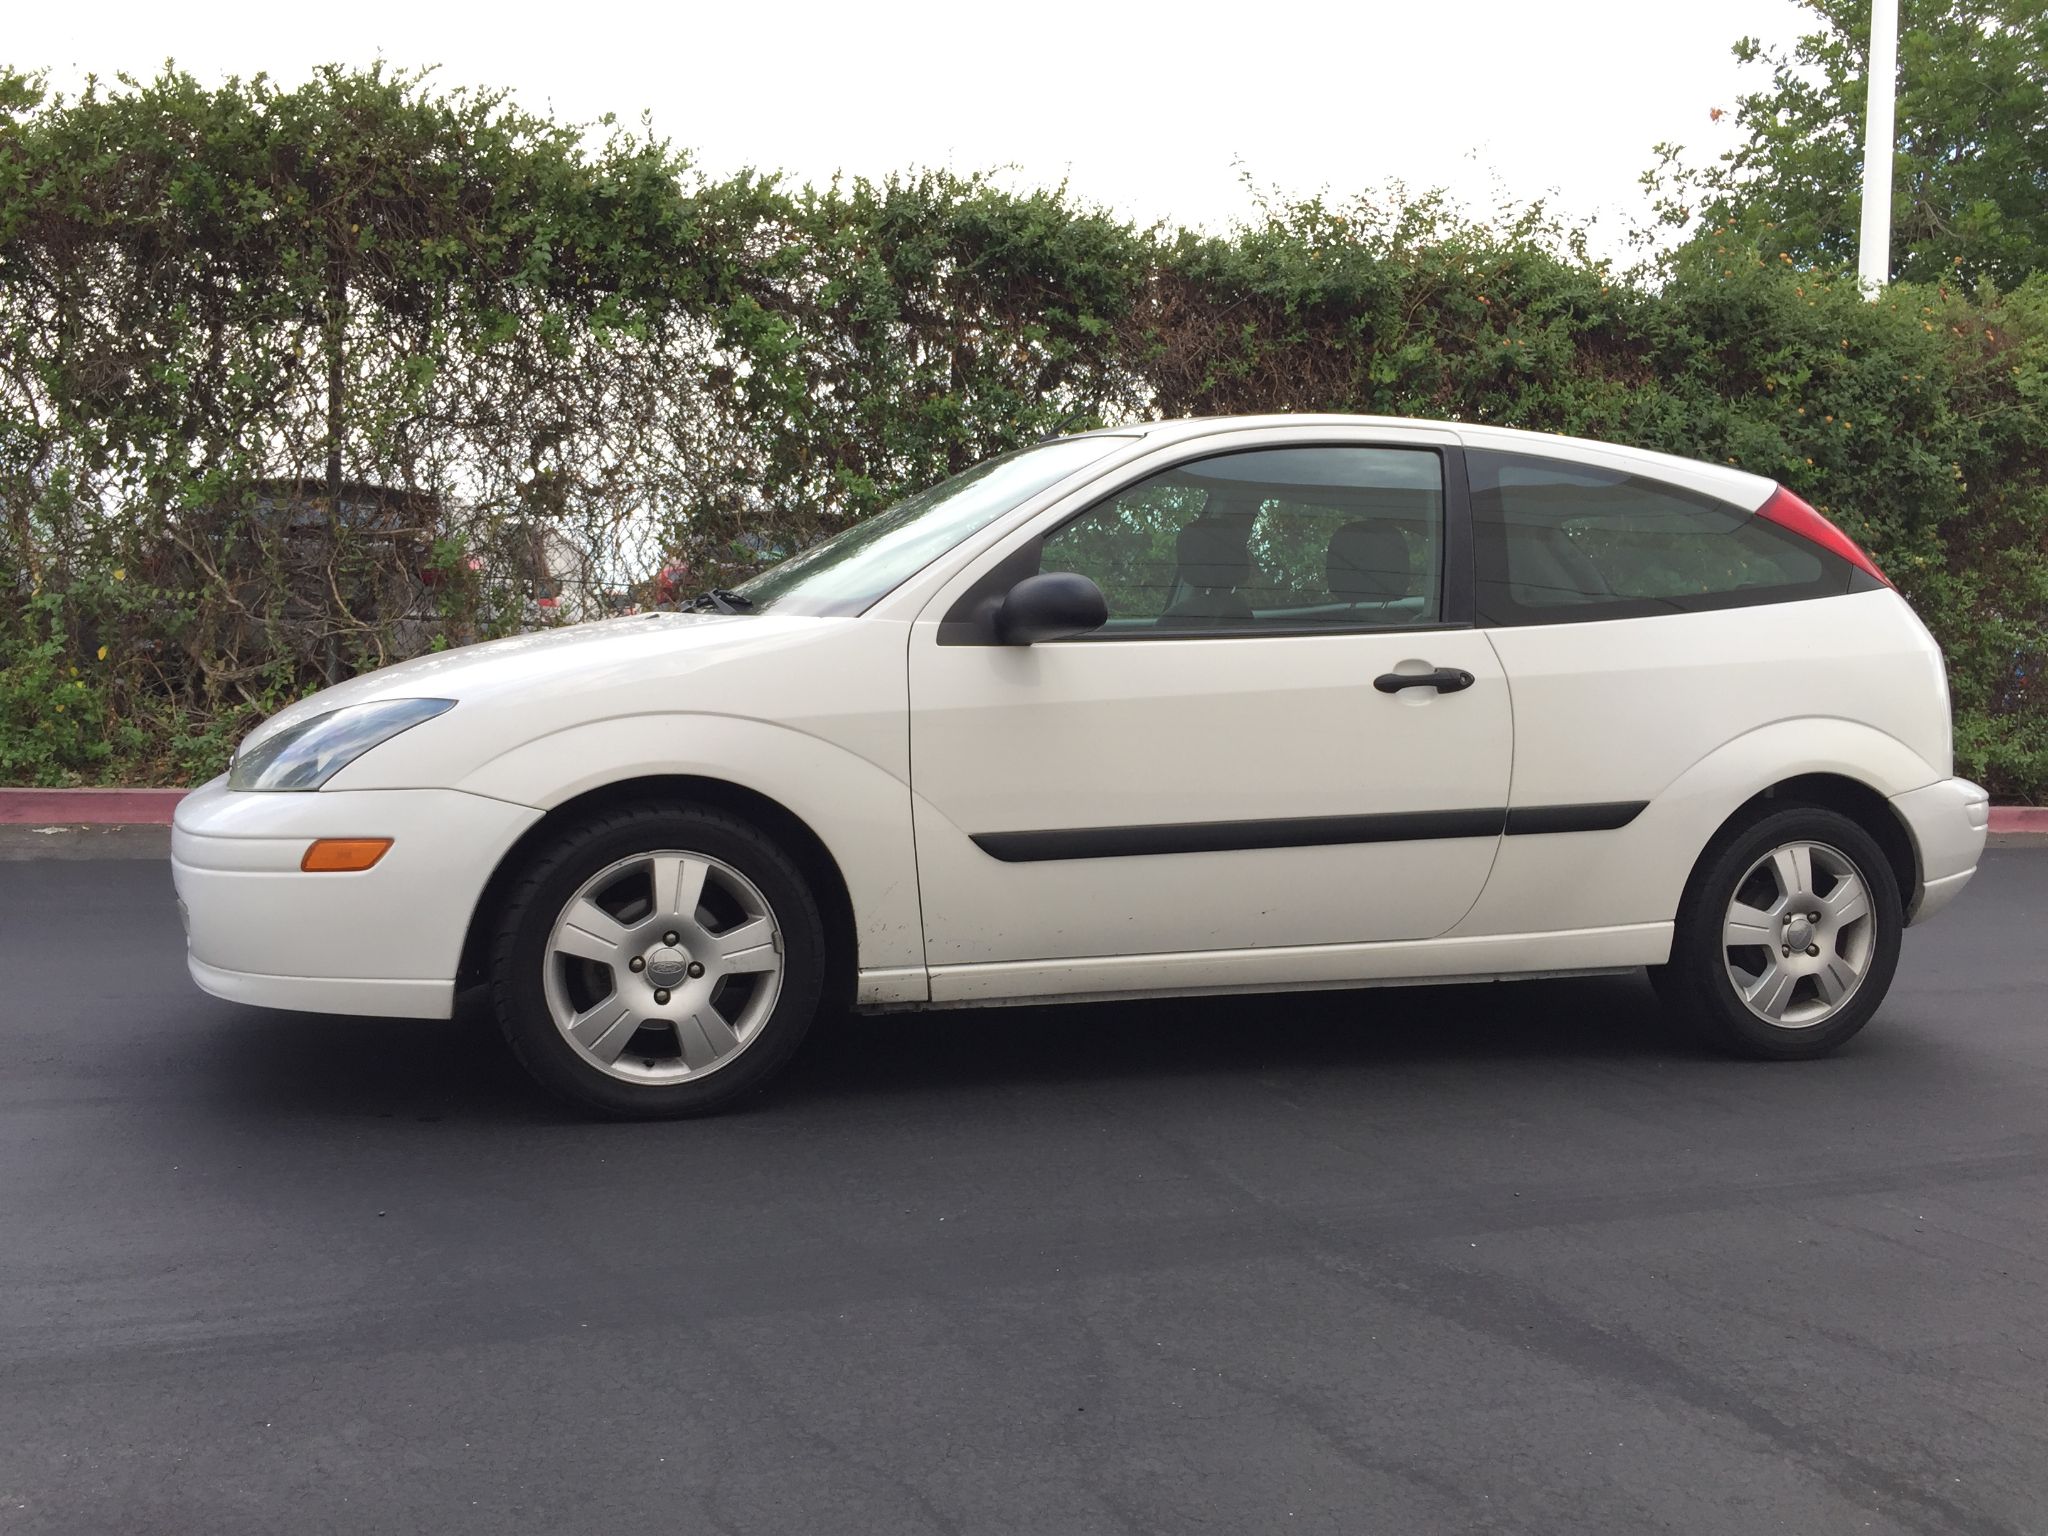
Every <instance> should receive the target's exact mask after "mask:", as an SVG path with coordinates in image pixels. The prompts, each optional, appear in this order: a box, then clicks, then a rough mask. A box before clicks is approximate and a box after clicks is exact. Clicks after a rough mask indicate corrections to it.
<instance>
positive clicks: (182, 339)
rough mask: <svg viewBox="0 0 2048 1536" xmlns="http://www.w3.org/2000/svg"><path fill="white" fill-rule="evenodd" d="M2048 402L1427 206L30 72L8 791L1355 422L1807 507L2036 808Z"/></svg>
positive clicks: (210, 758)
mask: <svg viewBox="0 0 2048 1536" xmlns="http://www.w3.org/2000/svg"><path fill="white" fill-rule="evenodd" d="M2044 362H2048V278H2043V277H2036V278H2034V279H2032V280H2030V281H2029V282H2028V283H2026V284H2025V285H2023V286H2022V287H2020V288H2019V289H2018V290H2017V291H2016V292H2012V293H2007V294H1998V293H1992V292H1988V291H1986V292H1976V293H1968V294H1965V293H1961V292H1953V291H1948V290H1945V289H1942V288H1939V287H1935V288H1920V287H1915V286H1909V285H1901V286H1898V287H1895V288H1893V289H1891V290H1889V291H1888V292H1887V293H1886V294H1885V296H1884V297H1883V298H1882V299H1881V300H1879V301H1877V302H1875V303H1871V302H1866V301H1865V300H1864V299H1863V297H1862V296H1861V295H1860V294H1859V293H1858V291H1857V290H1856V287H1855V285H1854V283H1853V281H1852V280H1851V279H1849V278H1847V277H1846V276H1844V275H1842V274H1838V273H1832V272H1817V271H1813V270H1805V269H1799V268H1796V267H1794V266H1793V265H1792V264H1791V263H1790V262H1788V261H1787V260H1785V259H1784V258H1782V257H1779V256H1775V255H1770V254H1767V253H1766V252H1764V251H1760V250H1758V249H1755V248H1753V247H1752V246H1750V245H1749V244H1747V243H1744V242H1741V241H1739V240H1737V239H1736V237H1735V236H1733V235H1732V234H1729V233H1725V232H1724V233H1720V234H1713V233H1710V234H1708V235H1706V236H1704V237H1702V238H1699V239H1696V240H1695V241H1694V242H1693V243H1692V244H1690V245H1689V246H1687V247H1686V248H1685V249H1683V250H1681V251H1679V252H1678V253H1676V254H1675V255H1674V256H1673V257H1672V258H1670V259H1669V260H1668V261H1667V262H1665V263H1662V264H1660V265H1659V266H1657V267H1655V268H1654V269H1649V270H1646V271H1643V272H1638V273H1634V274H1629V275H1623V274H1619V273H1617V272H1615V271H1614V270H1612V269H1611V268H1610V267H1608V266H1606V265H1603V264H1599V263H1595V262H1592V261H1589V260H1587V259H1585V257H1584V256H1583V254H1582V253H1579V252H1576V251H1575V250H1574V249H1573V244H1572V242H1571V241H1570V240H1569V238H1566V237H1564V236H1562V235H1561V234H1560V233H1559V232H1558V231H1556V230H1554V229H1549V228H1546V227H1544V226H1543V225H1542V224H1541V222H1540V221H1538V220H1535V219H1531V220H1527V221H1524V222H1522V223H1520V224H1515V225H1509V226H1502V227H1479V226H1473V225H1470V224H1467V223H1464V222H1461V221H1460V220H1458V219H1456V218H1454V217H1452V216H1450V215H1449V214H1447V213H1446V212H1445V211H1444V210H1443V209H1442V208H1441V207H1439V206H1437V205H1436V204H1434V203H1433V202H1431V201H1429V200H1427V199H1424V200H1419V201H1413V202H1409V203H1406V204H1401V205H1396V206H1393V207H1381V206H1379V205H1376V204H1374V203H1371V202H1369V201H1364V200H1361V201H1358V202H1355V203H1347V204H1339V203H1334V202H1329V201H1324V200H1311V201H1308V202H1305V203H1300V204H1296V205H1290V206H1285V207H1279V208H1275V209H1272V210H1271V211H1269V212H1268V213H1267V214H1266V215H1264V216H1263V217H1262V218H1260V219H1259V220H1258V221H1256V222H1255V223H1253V224H1251V225H1250V226H1248V227H1246V228H1243V229H1241V230H1239V231H1237V232H1235V233H1233V234H1231V235H1230V236H1228V237H1215V236H1207V235H1201V234H1195V233H1189V232H1183V231H1177V230H1170V229H1152V230H1145V229H1137V228H1133V227H1132V226H1131V225H1129V224H1128V223H1125V222H1123V221H1121V220H1118V219H1116V218H1114V217H1112V216H1110V215H1107V214H1105V213H1103V212H1101V211H1099V210H1095V209H1090V208H1086V207H1081V206H1078V205H1076V203H1075V202H1074V201H1073V200H1072V199H1070V198H1069V197H1068V196H1066V195H1065V194H1064V193H1063V192H1059V191H1046V192H1039V193H1034V194H1017V193H1013V192H1008V191H1004V190H1000V189H998V188H997V187H995V186H993V185H991V184H989V183H988V182H986V181H984V180H982V179H978V178H973V177H965V178H963V177H958V176H954V175H951V174H946V173H939V172H923V173H916V174H909V175H905V176H901V177H898V178H894V179H891V180H889V181H887V182H884V183H881V184H871V183H867V182H853V183H850V184H842V185H835V186H833V187H830V188H827V189H823V190H816V189H805V190H801V191H799V190H795V189H792V188H789V187H786V186H784V185H782V184H781V183H780V182H778V181H775V180H773V179H766V178H761V177H756V176H744V177H737V178H730V179H725V180H712V179H707V178H704V177H701V176H699V175H698V174H696V173H695V172H694V171H693V170H692V169H691V167H690V166H689V164H688V162H687V160H686V159H685V158H684V157H683V156H681V155H679V154H677V153H676V152H674V151H673V150H671V149H670V148H669V147H668V146H666V145H664V144H661V143H659V142H655V141H652V140H649V139H647V138H646V137H644V136H640V135H634V134H629V133H621V132H617V131H612V132H610V133H608V134H607V133H604V132H600V133H598V134H596V135H588V134H579V133H577V132H576V131H574V130H572V129H570V128H567V127H564V126H562V125H559V124H555V123H552V122H549V121H547V120H545V119H540V118H536V117H532V116H530V115H527V114H524V113H521V112H520V111H518V110H517V109H516V108H515V107H514V106H512V105H511V104H510V103H509V102H507V101H505V100H504V99H502V98H499V97H495V96H490V95H478V94H469V93H461V92H442V91H438V90H436V89H435V88H434V87H433V86H432V85H431V83H430V82H428V81H426V80H423V79H421V78H419V77H413V76H405V75H387V74H384V73H380V72H374V71H373V72H368V73H348V72H342V71H329V72H326V73H323V74H322V75H320V76H319V77H317V78H316V79H315V80H313V81H312V82H311V83H309V84H308V85H306V86H303V87H300V88H298V89H296V90H291V91H282V90H279V89H278V88H276V87H275V86H272V85H269V84H266V83H262V82H249V83H231V84H229V85H228V86H226V87H224V88H221V89H219V90H214V91H207V90H202V89H201V88H200V87H198V86H197V85H196V84H195V83H194V82H192V81H191V80H189V79H187V78H185V77H182V76H179V75H176V74H166V75H164V76H162V77H160V78H158V79H157V80H154V81H151V82H148V83H144V84H122V85H120V86H118V87H117V88H114V89H112V90H99V91H95V92H91V93H88V94H87V95H85V96H83V97H80V98H77V99H74V100H68V101H63V100H57V99H55V98H52V97H49V96H48V95H46V94H44V93H43V92H42V91H41V90H40V89H39V88H38V86H37V85H36V84H35V83H34V82H32V81H29V80H26V79H24V78H23V77H20V76H8V75H5V74H4V73H0V571H4V572H5V573H6V579H8V580H10V581H11V582H12V583H13V586H14V590H15V597H14V600H13V601H12V602H11V603H9V604H8V605H7V606H6V609H5V611H4V612H0V781H11V782H23V781H26V782H31V783H48V784H61V783H77V782H87V783H92V782H121V781H133V782H177V781H180V780H184V779H189V778H192V777H194V776H199V775H203V774H206V773H209V772H212V771H214V770H216V769H217V768H218V766H219V764H220V763H221V761H222V760H223V758H224V756H225V753H226V751H227V750H228V748H229V746H230V744H231V743H232V741H233V740H234V739H235V738H236V736H237V735H238V734H239V733H240V732H241V731H242V730H244V729H246V728H247V726H248V725H249V724H251V723H252V722H253V721H254V720H255V719H256V718H257V717H258V716H259V715H260V714H261V713H263V712H265V711H267V710H269V709H272V708H274V707H275V706H277V705H278V704H279V703H281V702H283V701H284V700H285V699H287V698H289V697H293V696H296V695H297V694H299V693H302V692H304V691H305V690H306V689H308V688H311V687H316V686H319V685H320V684H321V683H322V682H324V681H325V680H326V679H328V678H330V677H333V676H337V675H340V674H341V673H344V672H346V671H349V670H352V669H355V668H358V667H361V666H366V665H374V664H376V663H378V662H380V661H382V660H385V659H389V658H391V657H394V656H397V655H401V654H406V653H408V652H411V651H416V650H419V649H422V648H427V647H432V646H437V645H445V644H450V643H459V642H461V641H463V640H467V639H470V638H473V637H476V636H479V635H485V634H491V633H497V632H502V631H503V630H505V629H508V628H512V627H517V626H519V625H521V624H524V623H530V622H533V621H534V620H535V619H536V617H538V615H539V610H538V609H537V608H536V607H534V606H533V605H531V604H530V603H529V602H528V601H527V598H526V593H527V592H528V591H529V589H532V588H533V587H534V586H535V581H536V572H537V571H540V572H541V575H542V576H544V577H545V576H547V571H551V572H552V576H551V577H548V579H549V580H550V581H551V582H552V581H558V580H560V579H562V578H563V574H564V572H565V571H566V572H567V582H568V585H569V586H571V587H580V588H582V589H584V590H582V591H581V592H580V593H575V592H572V593H570V594H569V596H568V597H566V598H565V599H564V602H565V603H568V604H569V605H570V608H571V610H572V611H582V612H587V611H592V610H594V609H595V608H596V607H597V606H599V605H601V604H602V603H603V602H605V601H617V600H619V599H618V596H617V594H619V593H621V592H625V593H631V594H634V595H638V596H643V597H644V596H646V595H647V578H648V577H649V576H650V575H651V573H653V572H654V571H655V570H657V569H658V568H660V567H662V566H663V565H665V564H668V565H673V564H677V563H687V564H688V566H689V567H690V571H691V575H690V577H689V580H690V582H691V583H692V584H704V583H707V582H709V581H711V580H714V579H732V578H735V577H737V576H739V575H741V574H744V571H745V570H746V569H747V568H749V567H751V566H753V565H755V564H758V563H759V562H760V561H761V560H763V559H766V558H769V557H771V556H772V554H773V553H774V552H776V551H778V550H786V549H789V548H794V547H798V546H800V545H801V544H803V543H804V542H806V541H808V540H810V539H812V538H814V537H816V536H818V535H819V534H821V533H823V532H826V531H829V530H831V529H833V528H836V527H839V526H843V525H844V524H845V523H846V522H847V521H849V520H852V519H855V518H858V517H861V516H864V515H866V514H868V513H870V512H872V511H874V510H875V509H877V508H879V507H881V506H883V505H885V504H887V503H888V502H889V501H890V500H891V499H892V498H894V497H895V496H897V495H898V494H900V493H902V492H903V491H904V490H906V489H910V488H914V487H917V486H920V485H923V484H927V483H929V482H930V481H932V480H934V479H936V478H938V477H940V476H941V475H943V474H945V473H946V472H947V471H949V470H951V469H956V468H959V467H961V466H963V465H965V464H967V463H969V462H972V461H973V460H975V459H977V458H980V457H982V456H984V455H986V454H989V453H992V452H995V451H998V450H1001V449H1003V448H1007V447H1010V446H1012V445H1014V444H1017V443H1019V442H1027V441H1031V440H1033V439H1036V438H1038V437H1041V436H1044V435H1046V434H1048V433H1052V432H1060V431H1067V430H1073V429H1079V428H1085V427H1091V426H1095V425H1100V424H1106V423H1110V422H1115V421H1122V420H1130V419H1134V418H1139V417H1146V416H1159V415H1186V414H1205V413H1221V412H1238V411H1306V410H1328V411H1368V412H1377V413H1384V414H1389V415H1403V416H1427V417H1448V418H1457V419H1464V420H1474V421H1488V422H1496V423H1501V424H1506V425H1512V426H1521V427H1531V428H1537V429H1541V430H1547V431H1558V432H1570V433H1578V434H1583V435H1587V436H1592V437H1600V438H1608V439H1613V440H1617V441H1621V442H1630V443H1638V444H1642V445H1644V446H1648V447H1655V448H1663V449H1667V450H1670V451H1673V452H1677V453H1683V454H1689V455H1694V456H1697V457H1702V458H1709V459H1714V460H1717V461H1725V462H1729V463H1735V464H1740V465H1742V466H1743V467H1745V468H1748V469H1752V470H1755V471H1757V472H1759V473H1761V474H1765V475H1770V476H1773V477H1775V478H1777V479H1780V480H1782V481H1784V482H1785V483H1786V484H1787V485H1789V486H1791V487H1792V488H1793V489H1794V490H1796V491H1798V492H1799V493H1800V494H1801V495H1803V496H1805V497H1807V498H1808V499H1809V500H1811V501H1813V502H1814V503H1815V504H1816V505H1818V506H1820V507H1821V508H1822V509H1823V510H1825V511H1826V512H1827V513H1828V514H1829V515H1830V516H1832V517H1834V518H1835V519H1836V520H1837V521H1839V522H1840V523H1842V524H1843V526H1844V527H1845V528H1847V529H1848V530H1849V532H1850V533H1852V534H1853V535H1854V536H1855V537H1856V538H1858V539H1859V540H1860V541H1862V542H1863V543H1864V544H1865V545H1866V546H1867V547H1869V548H1870V549H1871V551H1872V553H1873V554H1875V555H1876V557H1877V558H1878V559H1879V561H1880V562H1881V563H1882V564H1883V565H1884V567H1885V568H1886V570H1887V571H1888V572H1890V573H1891V575H1892V576H1893V577H1894V578H1895V580H1896V581H1897V582H1898V584H1899V586H1900V587H1901V589H1902V590H1904V591H1905V592H1906V593H1907V594H1908V596H1909V597H1911V599H1912V600H1913V602H1914V603H1915V605H1916V606H1917V607H1918V608H1919V610H1920V612H1921V614H1922V615H1923V616H1924V617H1925V618H1926V620H1927V622H1928V623H1929V625H1930V627H1932V628H1933V630H1934V631H1935V633H1936V634H1937V636H1938V637H1939V638H1940V640H1941V642H1942V644H1943V646H1944V647H1945V648H1946V650H1947V653H1948V656H1949V661H1950V670H1951V678H1952V685H1953V692H1954V697H1955V704H1956V715H1957V750H1958V759H1959V763H1960V766H1961V768H1962V771H1964V772H1967V773H1971V774H1973V775H1976V776H1978V777H1980V778H1982V779H1984V780H1985V781H1986V782H1988V783H1989V784H1990V785H1991V786H1992V787H1993V788H1994V789H1995V790H1996V791H1997V792H1998V793H2000V794H2001V795H2005V796H2010V797H2016V798H2024V799H2039V798H2040V797H2041V796H2042V795H2043V794H2044V792H2048V708H2044V704H2043V695H2042V694H2041V692H2040V691H2039V690H2037V689H2036V688H2035V686H2034V679H2035V678H2036V676H2037V675H2038V674H2039V672H2040V670H2041V667H2042V664H2043V661H2044V655H2048V643H2044V621H2048V487H2044V482H2043V471H2044V467H2048V430H2044V428H2048V419H2044V399H2043V389H2044ZM336 504H339V505H341V506H343V507H344V508H345V509H346V515H345V516H343V517H341V518H338V519H337V518H334V517H332V516H330V515H329V514H328V511H327V509H328V508H330V507H332V506H334V505H336ZM542 567H545V568H547V571H541V568H542ZM394 572H395V573H396V574H395V575H394ZM636 583H637V585H636ZM607 594H612V595H610V596H607Z"/></svg>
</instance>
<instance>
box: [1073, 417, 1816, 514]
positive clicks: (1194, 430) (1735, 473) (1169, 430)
mask: <svg viewBox="0 0 2048 1536" xmlns="http://www.w3.org/2000/svg"><path fill="white" fill-rule="evenodd" d="M1318 427H1426V428H1432V429H1435V430H1437V431H1441V432H1448V433H1451V434H1452V435H1454V436H1455V437H1456V438H1457V440H1458V441H1459V442H1460V443H1461V444H1463V445H1464V446H1465V447H1467V448H1484V449H1490V450H1492V451H1493V452H1496V453H1524V454H1532V455H1535V456H1537V457H1540V458H1561V459H1572V460H1575V461H1577V462H1580V463H1585V464H1592V465H1596V466H1599V467H1601V468H1605V469H1612V470H1617V471H1620V472H1622V473H1628V474H1640V475H1643V476H1645V477H1646V478H1649V479H1653V480H1662V481H1665V482H1667V483H1669V484H1674V485H1679V486H1683V487H1685V488H1687V489H1689V490H1694V491H1698V492H1700V493H1701V494H1703V495H1707V496H1712V497H1714V498H1715V499H1716V500H1720V501H1727V502H1732V503H1734V504H1735V505H1737V506H1741V507H1746V508H1748V509H1750V510H1752V511H1753V510H1755V509H1756V508H1757V507H1760V506H1762V505H1763V504H1764V503H1765V502H1766V501H1768V500H1769V499H1770V498H1771V496H1772V495H1773V494H1774V493H1775V492H1776V491H1777V489H1778V486H1777V482H1776V481H1774V480H1771V479H1768V478H1766V477H1765V476H1763V475H1756V474H1751V473H1750V472H1749V471H1747V470H1744V469H1738V468H1736V467H1735V466H1734V465H1732V464H1710V463H1707V462H1706V461H1705V460H1702V459H1687V458H1681V457H1679V456H1678V455H1677V454H1671V453H1659V452H1657V451H1656V450H1654V449H1650V448H1636V447H1632V446H1630V445H1628V444H1625V443H1607V442H1600V441H1598V440H1596V439H1594V438H1588V437H1565V436H1562V435H1561V434H1558V433H1554V432H1530V431H1526V430H1524V429H1522V428H1519V427H1493V426H1486V425H1483V424H1480V423H1475V422H1469V421H1431V420H1426V419H1424V418H1421V417H1413V416H1349V415H1338V414H1334V413H1331V414H1319V413H1307V412H1304V413H1299V414H1276V415H1268V416H1189V417H1181V418H1178V419H1176V420H1171V421H1140V422H1132V423H1130V424H1129V425H1127V426H1118V427H1106V428H1104V429H1102V432H1101V433H1092V432H1091V433H1083V434H1080V435H1082V436H1088V437H1094V436H1098V435H1116V436H1125V437H1128V436H1131V435H1132V434H1141V435H1143V437H1144V438H1145V440H1146V441H1147V442H1148V443H1150V444H1153V445H1156V446H1159V447H1165V446H1168V445H1170V444H1172V443H1175V442H1181V441H1190V440H1193V439H1196V438H1201V437H1207V436H1212V435H1215V434H1217V433H1223V432H1238V431H1246V430H1266V429H1279V428H1301V429H1303V430H1310V431H1312V430H1314V429H1315V428H1318Z"/></svg>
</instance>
